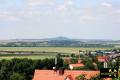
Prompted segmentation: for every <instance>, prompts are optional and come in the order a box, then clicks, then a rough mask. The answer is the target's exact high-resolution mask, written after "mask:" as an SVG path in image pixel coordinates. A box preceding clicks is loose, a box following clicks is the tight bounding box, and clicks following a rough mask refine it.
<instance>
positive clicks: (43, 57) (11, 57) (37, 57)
mask: <svg viewBox="0 0 120 80" xmlns="http://www.w3.org/2000/svg"><path fill="white" fill-rule="evenodd" d="M13 58H28V59H34V60H35V59H45V58H54V56H35V55H34V56H33V55H32V56H2V57H0V60H2V59H7V60H10V59H13Z"/></svg>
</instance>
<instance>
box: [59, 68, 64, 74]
mask: <svg viewBox="0 0 120 80" xmlns="http://www.w3.org/2000/svg"><path fill="white" fill-rule="evenodd" d="M59 75H64V68H63V67H60V69H59Z"/></svg>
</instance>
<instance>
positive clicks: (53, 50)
mask: <svg viewBox="0 0 120 80" xmlns="http://www.w3.org/2000/svg"><path fill="white" fill-rule="evenodd" d="M109 49H112V48H97V47H96V48H81V47H0V51H13V52H17V51H32V52H34V51H35V52H36V51H38V52H46V53H45V54H39V55H13V54H11V55H10V54H9V55H2V56H1V55H0V59H12V58H30V59H44V58H53V57H55V55H56V54H57V53H64V54H72V53H75V54H78V53H79V50H82V51H85V50H91V51H95V50H109Z"/></svg>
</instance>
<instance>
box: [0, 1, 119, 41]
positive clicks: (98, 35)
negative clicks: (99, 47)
mask: <svg viewBox="0 0 120 80" xmlns="http://www.w3.org/2000/svg"><path fill="white" fill-rule="evenodd" d="M57 36H65V37H70V38H79V39H114V40H118V39H119V40H120V0H0V39H21V38H30V39H31V38H34V39H36V38H37V39H39V38H50V37H57Z"/></svg>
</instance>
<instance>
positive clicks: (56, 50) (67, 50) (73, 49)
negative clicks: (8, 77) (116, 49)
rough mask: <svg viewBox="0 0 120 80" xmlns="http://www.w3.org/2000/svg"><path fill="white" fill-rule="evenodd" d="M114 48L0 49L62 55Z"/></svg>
mask: <svg viewBox="0 0 120 80" xmlns="http://www.w3.org/2000/svg"><path fill="white" fill-rule="evenodd" d="M106 49H112V48H81V47H0V51H45V52H61V53H78V52H79V50H82V51H85V50H92V51H94V50H106Z"/></svg>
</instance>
